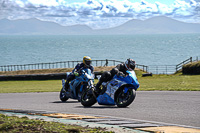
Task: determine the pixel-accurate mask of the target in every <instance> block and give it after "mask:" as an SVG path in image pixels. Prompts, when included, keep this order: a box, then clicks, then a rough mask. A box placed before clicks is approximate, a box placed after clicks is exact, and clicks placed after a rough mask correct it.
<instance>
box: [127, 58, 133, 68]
mask: <svg viewBox="0 0 200 133" xmlns="http://www.w3.org/2000/svg"><path fill="white" fill-rule="evenodd" d="M125 67H126V69H127V70H134V69H135V61H134V60H133V59H130V58H129V59H127V60H126V61H125Z"/></svg>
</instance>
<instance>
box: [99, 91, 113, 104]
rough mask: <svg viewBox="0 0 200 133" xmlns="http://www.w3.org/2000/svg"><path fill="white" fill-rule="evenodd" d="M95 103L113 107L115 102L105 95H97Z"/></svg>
mask: <svg viewBox="0 0 200 133" xmlns="http://www.w3.org/2000/svg"><path fill="white" fill-rule="evenodd" d="M97 102H98V103H99V104H100V105H115V101H114V100H113V99H112V98H111V97H110V96H109V95H108V94H107V93H104V94H103V95H99V96H98V97H97Z"/></svg>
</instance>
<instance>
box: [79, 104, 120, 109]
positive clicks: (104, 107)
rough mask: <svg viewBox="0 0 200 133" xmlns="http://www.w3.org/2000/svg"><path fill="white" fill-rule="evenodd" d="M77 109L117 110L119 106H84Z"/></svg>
mask: <svg viewBox="0 0 200 133" xmlns="http://www.w3.org/2000/svg"><path fill="white" fill-rule="evenodd" d="M75 108H85V109H87V108H89V109H91V108H93V109H108V108H109V109H116V108H118V107H117V106H115V105H110V106H109V105H101V106H92V107H84V106H76V107H75Z"/></svg>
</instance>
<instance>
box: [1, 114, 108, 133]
mask: <svg viewBox="0 0 200 133" xmlns="http://www.w3.org/2000/svg"><path fill="white" fill-rule="evenodd" d="M0 132H9V133H31V132H32V133H33V132H38V133H41V132H42V133H72V132H73V133H79V132H87V133H88V132H90V133H111V132H108V131H105V129H102V128H85V127H81V126H76V125H67V124H63V123H58V122H46V121H43V120H32V119H28V118H27V117H22V118H18V117H16V116H6V115H4V114H0Z"/></svg>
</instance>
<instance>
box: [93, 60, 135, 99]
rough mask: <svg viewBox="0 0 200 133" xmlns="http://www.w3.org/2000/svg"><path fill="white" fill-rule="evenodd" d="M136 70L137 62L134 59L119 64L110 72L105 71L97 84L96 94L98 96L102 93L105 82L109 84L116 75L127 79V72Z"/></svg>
mask: <svg viewBox="0 0 200 133" xmlns="http://www.w3.org/2000/svg"><path fill="white" fill-rule="evenodd" d="M134 69H135V61H134V60H133V59H130V58H129V59H127V60H126V61H125V63H121V64H118V65H117V66H116V67H115V68H113V69H112V70H110V71H105V72H104V73H103V74H102V75H101V78H100V79H99V82H98V83H97V84H96V88H95V93H96V95H99V94H100V92H101V88H100V86H101V84H102V83H103V82H108V81H110V80H111V79H112V78H113V77H114V75H115V74H117V75H118V76H122V77H125V76H126V75H127V73H126V71H127V70H129V71H132V70H134Z"/></svg>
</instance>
